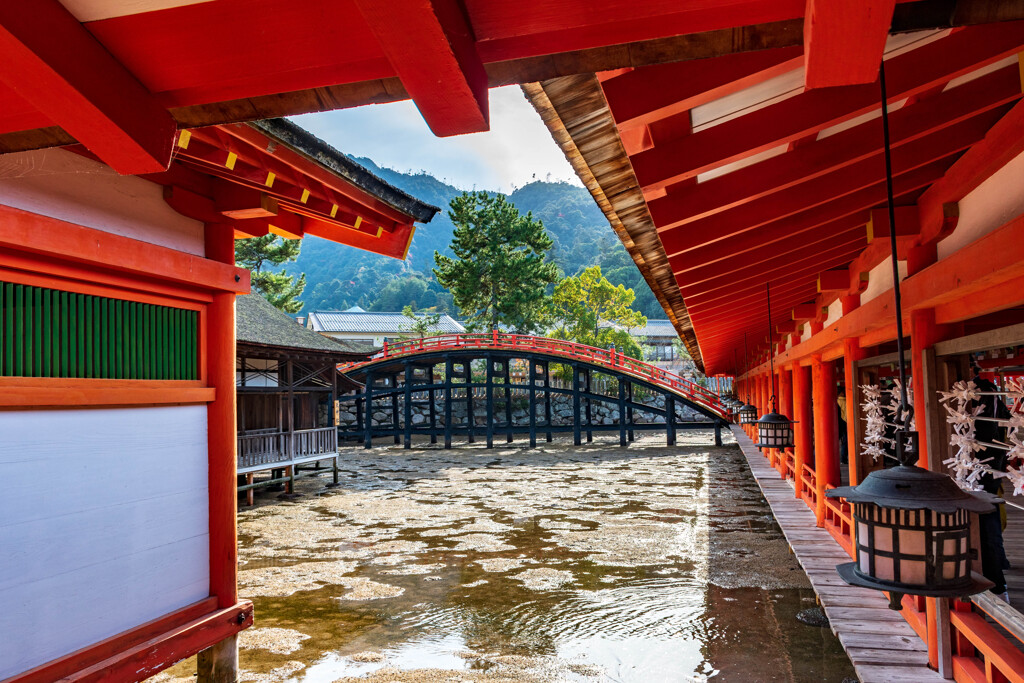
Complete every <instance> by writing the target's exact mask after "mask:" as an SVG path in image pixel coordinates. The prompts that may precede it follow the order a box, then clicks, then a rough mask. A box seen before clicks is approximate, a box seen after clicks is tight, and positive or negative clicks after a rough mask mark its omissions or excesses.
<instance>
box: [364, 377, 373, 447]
mask: <svg viewBox="0 0 1024 683" xmlns="http://www.w3.org/2000/svg"><path fill="white" fill-rule="evenodd" d="M373 380H374V377H373V372H372V371H370V372H367V373H366V386H365V387H363V391H364V392H365V397H364V398H363V408H364V409H365V410H366V412H365V413H364V417H363V448H373Z"/></svg>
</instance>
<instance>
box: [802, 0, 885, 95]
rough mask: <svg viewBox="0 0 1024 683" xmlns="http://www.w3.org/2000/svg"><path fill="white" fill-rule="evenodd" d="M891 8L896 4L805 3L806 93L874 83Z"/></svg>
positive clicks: (874, 0) (866, 0) (869, 0)
mask: <svg viewBox="0 0 1024 683" xmlns="http://www.w3.org/2000/svg"><path fill="white" fill-rule="evenodd" d="M895 7H896V0H807V11H806V12H805V13H804V69H805V70H804V82H805V84H806V86H807V89H808V90H810V89H811V88H826V87H830V86H836V85H857V84H860V83H872V82H874V80H875V79H876V78H878V65H879V64H880V63H881V61H882V52H883V51H884V50H885V40H886V38H888V37H889V26H890V25H891V24H892V12H893V9H894V8H895Z"/></svg>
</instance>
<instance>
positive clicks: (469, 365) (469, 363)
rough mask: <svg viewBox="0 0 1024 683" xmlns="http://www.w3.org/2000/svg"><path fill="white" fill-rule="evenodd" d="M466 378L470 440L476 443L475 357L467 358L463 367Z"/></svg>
mask: <svg viewBox="0 0 1024 683" xmlns="http://www.w3.org/2000/svg"><path fill="white" fill-rule="evenodd" d="M462 369H463V371H464V372H465V375H466V377H465V379H466V419H467V420H468V421H469V422H468V424H469V442H470V443H476V434H475V433H474V432H475V431H476V413H475V412H474V410H473V407H474V403H475V401H474V398H473V359H472V358H467V359H466V364H465V365H464V366H463V367H462Z"/></svg>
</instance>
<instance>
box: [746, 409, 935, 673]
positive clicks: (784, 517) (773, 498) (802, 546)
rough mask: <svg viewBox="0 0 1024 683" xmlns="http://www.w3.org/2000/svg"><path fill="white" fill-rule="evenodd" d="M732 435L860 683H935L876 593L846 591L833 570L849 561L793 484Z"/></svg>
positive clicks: (921, 649) (904, 626) (914, 640)
mask: <svg viewBox="0 0 1024 683" xmlns="http://www.w3.org/2000/svg"><path fill="white" fill-rule="evenodd" d="M732 431H733V434H734V435H735V437H736V441H737V443H738V444H739V446H740V450H741V451H742V452H743V454H744V456H745V457H746V459H747V463H748V464H749V465H750V470H751V472H752V473H753V475H754V479H755V480H756V481H757V483H758V485H759V486H760V487H761V493H762V494H763V495H764V497H765V500H767V501H768V505H769V506H770V507H771V509H772V513H773V514H774V515H775V519H776V521H777V522H778V524H779V527H780V528H781V529H782V533H783V535H784V536H785V537H786V541H787V542H788V543H789V546H790V549H791V550H792V551H793V554H794V555H795V556H796V559H797V561H798V562H799V563H800V566H801V567H803V569H804V572H805V573H806V574H807V578H808V579H810V581H811V585H812V586H813V587H814V591H815V592H816V593H817V594H818V599H819V601H820V602H821V604H822V607H823V608H824V610H825V613H826V614H827V615H828V617H829V622H830V624H831V627H832V631H833V632H834V633H835V634H836V636H837V637H838V638H839V642H840V643H842V645H843V647H844V648H845V649H846V652H847V654H848V655H849V657H850V661H851V662H852V663H853V666H854V669H855V670H856V672H857V676H858V677H859V678H860V680H861V681H862V683H875V682H876V681H877V682H882V681H884V682H885V683H932V682H935V683H938V682H939V681H943V680H944V679H943V678H942V677H941V676H939V674H938V673H936V672H935V671H932V670H931V669H929V668H928V666H927V665H928V649H927V646H926V645H925V643H924V642H922V641H921V639H920V638H919V637H918V635H917V634H916V633H915V632H914V630H913V629H912V628H911V627H910V625H909V624H908V623H907V622H906V621H905V620H904V619H903V617H902V616H901V615H900V613H899V612H894V611H892V610H890V609H889V601H888V599H887V598H886V597H885V595H883V594H882V593H879V592H876V591H872V590H867V589H864V588H854V587H853V586H849V585H847V583H846V582H845V581H843V580H842V579H841V578H840V577H839V574H837V573H836V570H835V566H836V565H837V564H841V563H844V562H849V561H850V556H849V555H847V554H846V552H845V551H844V550H843V549H842V547H841V546H840V545H839V544H838V543H837V542H836V540H835V539H834V538H833V537H832V534H830V533H829V532H828V531H826V530H825V529H820V528H818V527H817V526H815V518H814V514H813V513H812V512H811V511H810V509H808V507H807V506H806V504H805V503H804V502H803V501H802V500H799V499H797V498H796V496H795V494H794V489H793V483H792V482H790V481H788V480H783V479H781V478H780V477H779V473H778V472H777V471H776V470H774V469H772V467H771V466H770V465H769V464H768V461H767V460H766V459H765V458H764V456H762V455H761V453H760V452H759V451H758V450H757V449H756V448H755V447H754V445H753V443H752V442H751V441H750V439H749V438H748V437H747V435H746V434H745V433H744V432H743V430H742V429H740V428H739V427H738V426H735V425H734V426H733V427H732Z"/></svg>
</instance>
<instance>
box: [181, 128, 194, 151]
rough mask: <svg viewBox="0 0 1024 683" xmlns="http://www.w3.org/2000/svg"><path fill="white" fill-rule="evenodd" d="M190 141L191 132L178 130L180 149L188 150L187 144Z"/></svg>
mask: <svg viewBox="0 0 1024 683" xmlns="http://www.w3.org/2000/svg"><path fill="white" fill-rule="evenodd" d="M191 140H192V131H190V130H180V131H178V147H181V148H182V149H188V143H189V142H191Z"/></svg>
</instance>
